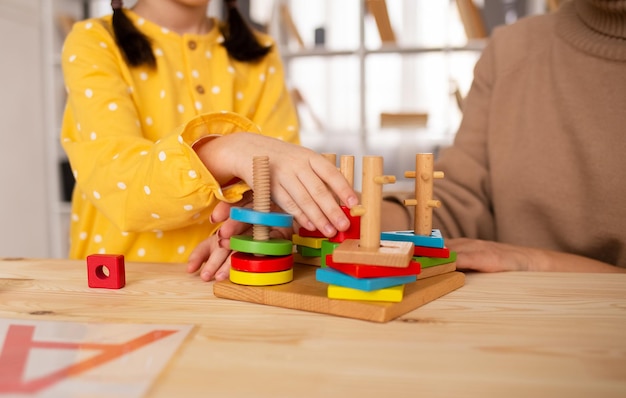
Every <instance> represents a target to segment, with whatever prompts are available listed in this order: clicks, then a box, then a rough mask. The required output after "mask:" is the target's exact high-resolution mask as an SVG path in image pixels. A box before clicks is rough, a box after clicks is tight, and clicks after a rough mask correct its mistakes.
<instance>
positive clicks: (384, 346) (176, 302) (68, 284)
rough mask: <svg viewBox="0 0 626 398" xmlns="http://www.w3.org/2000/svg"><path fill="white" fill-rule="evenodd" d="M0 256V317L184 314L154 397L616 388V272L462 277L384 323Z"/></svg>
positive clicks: (623, 393)
mask: <svg viewBox="0 0 626 398" xmlns="http://www.w3.org/2000/svg"><path fill="white" fill-rule="evenodd" d="M126 280H127V284H126V287H124V288H123V289H120V290H108V289H90V288H88V287H87V278H86V265H85V263H84V262H83V261H69V260H45V259H42V260H37V259H32V260H31V259H5V260H3V261H0V318H8V319H29V320H34V319H37V320H58V321H74V322H122V323H125V322H134V323H137V322H145V323H169V324H193V325H195V327H194V329H193V330H192V332H191V333H190V335H189V336H188V338H187V340H186V341H185V342H184V343H183V345H182V346H181V347H180V349H179V350H178V351H177V352H176V354H175V356H174V357H173V358H172V360H171V361H170V363H169V365H168V366H167V367H166V369H165V370H164V371H163V373H162V374H161V375H160V376H159V377H158V379H157V381H156V383H155V384H154V385H153V387H152V388H151V390H150V392H149V394H148V396H150V397H167V398H171V397H199V396H216V397H335V396H336V397H359V398H362V397H389V398H392V397H442V396H448V397H591V398H597V397H622V398H623V397H626V275H623V274H612V275H608V274H570V273H498V274H468V275H467V279H466V283H465V286H463V287H461V288H460V289H458V290H456V291H454V292H451V293H450V294H448V295H446V296H444V297H442V298H440V299H438V300H436V301H434V302H431V303H428V304H426V305H424V306H423V307H420V308H418V309H416V310H414V311H412V312H409V313H408V314H406V315H404V316H401V317H400V318H398V319H396V320H394V321H392V322H389V323H385V324H378V323H372V322H367V321H361V320H354V319H348V318H340V317H334V316H329V315H323V314H317V313H311V312H303V311H297V310H290V309H284V308H278V307H271V306H264V305H258V304H250V303H245V302H238V301H231V300H224V299H219V298H216V297H215V296H214V295H213V289H212V283H206V282H202V281H201V280H200V279H199V277H198V276H195V275H188V274H187V273H186V272H185V266H184V265H182V264H181V265H178V264H176V265H172V264H148V263H127V264H126Z"/></svg>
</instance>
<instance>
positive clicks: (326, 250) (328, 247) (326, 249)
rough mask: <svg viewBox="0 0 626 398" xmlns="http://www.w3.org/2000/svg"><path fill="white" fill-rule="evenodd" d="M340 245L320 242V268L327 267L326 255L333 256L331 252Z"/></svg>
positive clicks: (338, 243) (326, 241) (327, 241)
mask: <svg viewBox="0 0 626 398" xmlns="http://www.w3.org/2000/svg"><path fill="white" fill-rule="evenodd" d="M340 244H341V242H331V241H329V240H325V241H323V242H322V249H321V251H322V252H321V253H320V254H321V256H322V262H321V266H322V267H327V265H326V255H328V254H333V252H334V251H335V248H336V247H337V246H339V245H340Z"/></svg>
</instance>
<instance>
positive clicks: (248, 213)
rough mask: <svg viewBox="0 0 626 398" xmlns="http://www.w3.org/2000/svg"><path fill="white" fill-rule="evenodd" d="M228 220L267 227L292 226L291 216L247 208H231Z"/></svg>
mask: <svg viewBox="0 0 626 398" xmlns="http://www.w3.org/2000/svg"><path fill="white" fill-rule="evenodd" d="M230 218H232V219H233V220H235V221H241V222H245V223H248V224H254V225H266V226H268V227H283V228H290V227H291V226H293V216H292V215H291V214H286V213H271V212H270V213H264V212H260V211H256V210H253V209H249V208H247V207H232V208H231V209H230Z"/></svg>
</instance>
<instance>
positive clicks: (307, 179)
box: [196, 133, 358, 237]
mask: <svg viewBox="0 0 626 398" xmlns="http://www.w3.org/2000/svg"><path fill="white" fill-rule="evenodd" d="M196 150H197V152H198V156H200V158H201V159H202V161H203V162H204V164H205V165H206V166H207V168H208V169H209V170H210V171H211V172H212V173H213V175H214V176H215V177H216V178H217V179H218V181H220V182H225V181H228V180H229V179H231V178H232V177H239V178H241V179H242V180H244V181H245V182H246V183H247V184H248V185H249V186H253V179H252V159H253V158H254V156H268V157H269V162H270V184H271V187H270V191H271V196H272V200H273V201H274V202H275V203H276V204H277V205H278V206H279V207H280V208H281V209H283V210H284V211H285V212H287V213H289V214H291V215H293V216H294V218H295V220H296V221H297V222H298V224H300V225H302V226H303V227H304V228H306V229H308V230H314V229H318V230H320V231H321V232H322V233H324V235H326V236H328V237H332V236H334V235H335V234H336V233H337V230H340V231H345V230H346V229H347V228H348V227H349V225H350V222H349V220H348V218H347V217H346V215H345V214H344V213H343V211H342V210H341V208H340V206H339V204H338V203H337V199H335V195H336V197H337V198H338V199H339V201H340V203H342V204H345V205H346V206H348V207H353V206H354V205H356V204H358V198H357V194H356V192H355V191H354V190H353V189H352V187H351V186H350V184H348V181H347V180H346V179H345V178H344V176H343V175H342V174H341V173H340V172H339V170H337V167H336V165H333V164H331V163H330V162H329V161H328V160H327V159H326V158H324V157H323V156H322V155H320V154H317V153H315V152H313V151H312V150H310V149H308V148H305V147H301V146H297V145H293V144H290V143H286V142H284V141H280V140H277V139H274V138H270V137H266V136H263V135H259V134H252V133H236V134H231V135H227V136H223V137H219V138H216V139H213V140H210V141H208V142H207V143H206V144H203V145H201V146H199V147H198V148H197V149H196Z"/></svg>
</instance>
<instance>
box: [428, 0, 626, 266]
mask: <svg viewBox="0 0 626 398" xmlns="http://www.w3.org/2000/svg"><path fill="white" fill-rule="evenodd" d="M435 170H442V171H444V172H445V178H444V179H443V180H436V181H435V197H436V198H437V199H440V200H441V202H442V207H441V208H439V209H436V210H435V211H434V212H433V218H434V225H433V226H434V228H440V229H441V231H442V233H443V234H444V237H447V238H452V237H470V238H478V239H487V240H495V241H498V242H505V243H511V244H516V245H523V246H530V247H537V248H544V249H552V250H558V251H564V252H569V253H574V254H579V255H582V256H586V257H590V258H594V259H597V260H600V261H604V262H607V263H610V264H613V265H618V266H621V267H626V1H621V0H620V1H608V0H593V1H592V0H580V1H579V0H573V1H571V2H567V3H564V4H563V5H562V6H561V8H560V9H559V11H558V12H555V13H553V14H549V15H542V16H535V17H529V18H526V19H523V20H521V21H519V22H517V23H515V24H513V25H509V26H505V27H501V28H497V29H496V30H495V31H494V33H493V35H492V37H491V39H490V41H489V44H488V46H487V48H486V49H485V50H484V53H483V54H482V56H481V58H480V60H479V61H478V63H477V65H476V68H475V77H474V82H473V85H472V88H471V90H470V92H469V94H468V96H467V99H466V102H465V108H464V119H463V122H462V123H461V126H460V129H459V131H458V134H457V136H456V139H455V143H454V145H453V146H452V147H450V148H447V149H445V150H443V151H442V152H441V155H440V157H439V159H438V161H437V163H436V167H435Z"/></svg>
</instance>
